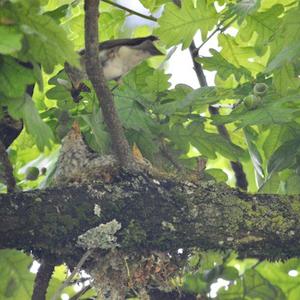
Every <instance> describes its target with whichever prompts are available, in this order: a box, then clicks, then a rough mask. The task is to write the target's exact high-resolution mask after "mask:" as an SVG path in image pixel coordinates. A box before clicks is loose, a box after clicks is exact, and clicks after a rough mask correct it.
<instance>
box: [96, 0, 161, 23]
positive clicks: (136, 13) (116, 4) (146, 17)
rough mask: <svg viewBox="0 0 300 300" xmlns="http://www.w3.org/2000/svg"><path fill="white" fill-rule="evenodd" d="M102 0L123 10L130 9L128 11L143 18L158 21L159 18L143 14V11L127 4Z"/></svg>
mask: <svg viewBox="0 0 300 300" xmlns="http://www.w3.org/2000/svg"><path fill="white" fill-rule="evenodd" d="M102 2H106V3H108V4H110V5H112V6H115V7H118V8H120V9H123V10H125V11H128V12H129V13H131V14H132V15H136V16H138V17H141V18H143V19H147V20H150V21H153V22H157V18H155V17H153V16H151V15H150V16H147V15H144V14H141V13H139V12H137V11H135V10H132V9H130V8H128V7H126V6H123V5H120V4H118V3H115V2H113V1H110V0H102Z"/></svg>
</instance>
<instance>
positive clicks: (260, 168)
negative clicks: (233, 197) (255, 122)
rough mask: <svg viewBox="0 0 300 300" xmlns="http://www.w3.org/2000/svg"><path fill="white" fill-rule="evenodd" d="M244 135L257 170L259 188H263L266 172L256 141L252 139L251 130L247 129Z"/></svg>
mask: <svg viewBox="0 0 300 300" xmlns="http://www.w3.org/2000/svg"><path fill="white" fill-rule="evenodd" d="M244 134H245V138H246V142H247V145H248V151H249V154H250V157H251V161H252V164H253V167H254V170H255V175H256V176H255V177H256V180H257V183H258V186H261V185H262V183H263V181H264V177H265V176H264V170H263V166H262V158H261V155H260V153H259V151H258V149H257V147H256V144H255V140H253V139H252V137H251V133H250V130H249V129H248V128H247V127H245V128H244Z"/></svg>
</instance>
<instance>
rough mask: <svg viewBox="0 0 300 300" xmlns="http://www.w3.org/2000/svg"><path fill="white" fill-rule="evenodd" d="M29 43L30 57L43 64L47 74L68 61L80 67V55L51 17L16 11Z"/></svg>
mask: <svg viewBox="0 0 300 300" xmlns="http://www.w3.org/2000/svg"><path fill="white" fill-rule="evenodd" d="M16 13H17V16H18V19H19V22H20V24H21V29H22V30H23V32H24V34H25V39H26V42H27V43H28V55H30V56H31V57H33V58H34V60H36V61H37V62H39V63H41V64H42V66H43V68H44V70H45V72H47V73H51V72H53V69H54V67H55V66H56V65H58V64H61V65H63V64H64V62H66V61H68V62H69V63H70V64H71V65H74V66H78V64H79V61H78V54H76V53H75V51H74V48H73V45H72V43H71V41H70V40H68V37H67V33H66V32H65V31H64V30H63V28H62V27H60V26H59V25H58V24H57V23H56V22H55V21H54V20H53V19H52V18H51V17H49V16H47V15H36V14H32V13H31V11H30V10H29V11H28V12H25V11H24V10H21V9H16Z"/></svg>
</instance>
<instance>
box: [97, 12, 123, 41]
mask: <svg viewBox="0 0 300 300" xmlns="http://www.w3.org/2000/svg"><path fill="white" fill-rule="evenodd" d="M125 17H126V15H125V11H123V10H120V9H113V10H111V11H109V12H102V13H101V17H100V19H99V27H100V28H105V30H102V31H101V35H100V38H101V41H106V40H110V39H115V38H118V35H119V32H120V29H121V27H122V26H123V24H124V22H125Z"/></svg>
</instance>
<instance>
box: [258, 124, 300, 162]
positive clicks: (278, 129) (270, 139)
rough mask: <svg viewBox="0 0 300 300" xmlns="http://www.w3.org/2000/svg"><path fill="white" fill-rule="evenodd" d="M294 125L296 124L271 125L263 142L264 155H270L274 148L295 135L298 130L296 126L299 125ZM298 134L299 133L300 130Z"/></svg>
mask: <svg viewBox="0 0 300 300" xmlns="http://www.w3.org/2000/svg"><path fill="white" fill-rule="evenodd" d="M295 125H296V126H291V124H289V125H288V126H285V125H282V126H279V125H273V126H272V127H271V128H270V132H269V134H268V135H267V137H266V140H265V142H264V144H263V150H264V153H265V156H266V157H270V156H271V155H272V153H273V152H274V149H277V148H278V147H279V146H280V145H281V144H282V143H284V142H286V141H287V140H291V139H293V138H294V137H295V136H297V133H298V132H299V128H298V130H297V127H299V126H298V125H297V124H295ZM298 134H300V132H299V133H298Z"/></svg>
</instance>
